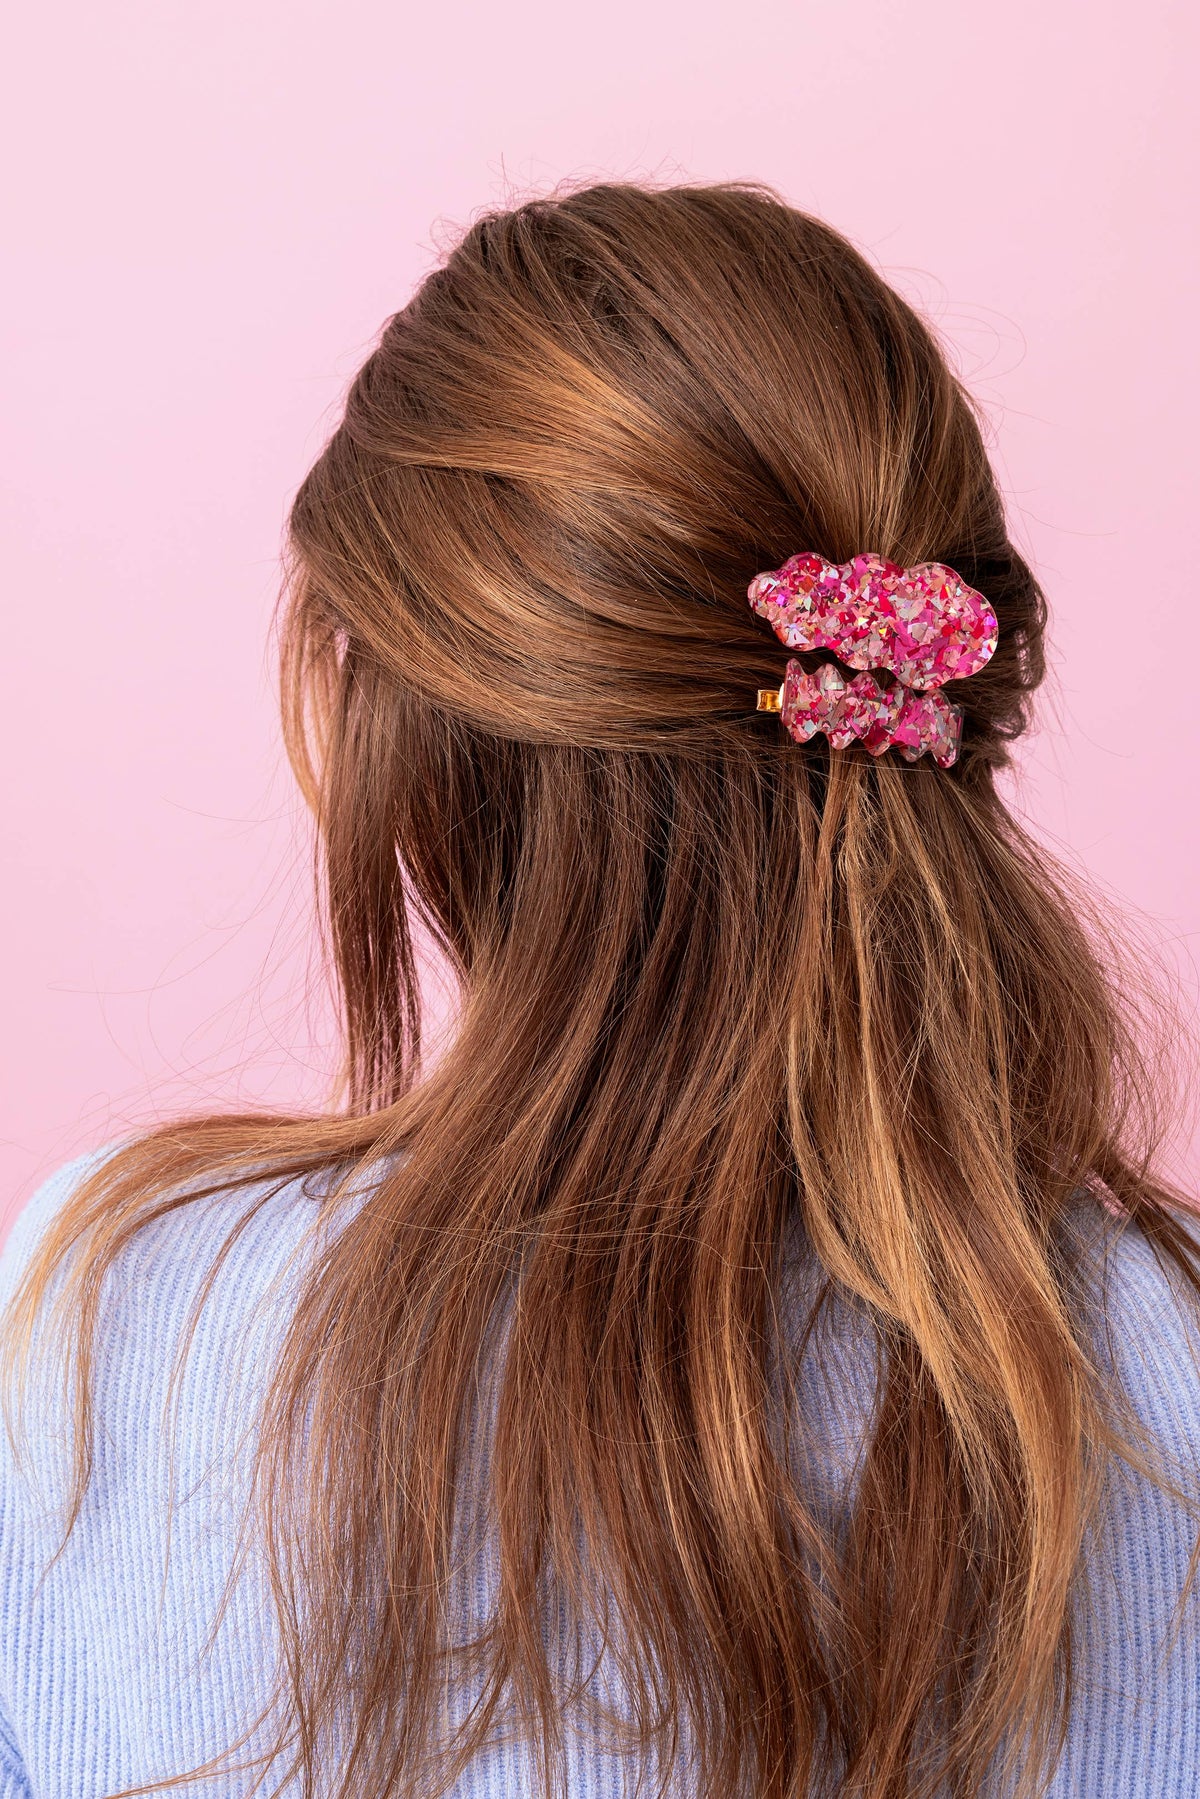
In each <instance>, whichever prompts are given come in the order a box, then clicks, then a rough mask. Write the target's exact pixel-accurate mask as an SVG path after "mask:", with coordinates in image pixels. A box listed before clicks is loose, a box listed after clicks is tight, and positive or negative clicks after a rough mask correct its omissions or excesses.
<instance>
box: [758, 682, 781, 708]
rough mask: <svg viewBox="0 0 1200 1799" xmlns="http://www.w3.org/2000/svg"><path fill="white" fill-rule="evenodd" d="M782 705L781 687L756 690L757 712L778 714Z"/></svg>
mask: <svg viewBox="0 0 1200 1799" xmlns="http://www.w3.org/2000/svg"><path fill="white" fill-rule="evenodd" d="M782 705H783V688H782V687H760V688H759V690H758V706H757V710H758V711H759V712H778V711H779V709H780V707H781V706H782Z"/></svg>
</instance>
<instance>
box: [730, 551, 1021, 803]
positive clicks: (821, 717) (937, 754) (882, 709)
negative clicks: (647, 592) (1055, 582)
mask: <svg viewBox="0 0 1200 1799" xmlns="http://www.w3.org/2000/svg"><path fill="white" fill-rule="evenodd" d="M747 598H748V599H749V601H750V604H751V606H752V607H753V609H754V611H755V612H757V613H758V614H759V616H760V617H761V618H765V619H766V620H767V621H768V623H769V624H770V625H771V626H772V628H773V630H774V632H775V635H776V636H777V637H778V638H779V640H780V642H781V643H783V644H785V645H786V646H787V648H788V649H793V650H819V649H828V650H833V651H834V653H835V654H836V655H837V656H839V657H840V658H841V660H842V661H843V662H845V663H847V664H848V665H849V666H850V667H851V668H857V669H861V670H863V671H864V673H863V674H862V675H860V676H859V677H858V678H857V679H856V680H853V681H850V682H849V683H847V682H846V681H845V680H844V678H843V677H842V675H841V674H840V672H839V671H838V670H837V669H836V668H834V667H833V666H832V665H831V664H826V665H824V666H823V667H822V668H819V669H818V670H817V671H816V673H815V675H810V674H809V673H808V671H807V670H806V669H804V668H803V667H802V665H801V664H800V663H799V662H789V663H788V665H787V669H786V671H785V675H784V681H783V685H782V686H781V687H780V688H779V690H778V692H776V691H775V690H773V689H767V688H764V689H760V691H759V697H758V704H759V709H760V711H771V712H779V713H781V714H782V720H783V723H784V725H785V726H786V728H787V730H788V731H789V732H790V733H791V735H792V736H793V737H795V738H796V740H797V741H798V742H800V743H806V742H807V741H808V739H809V738H810V737H811V736H812V735H813V734H814V732H816V731H825V732H826V733H827V735H828V737H829V741H830V743H831V744H832V745H833V747H834V748H835V749H840V748H844V747H845V746H846V745H847V744H848V743H850V742H852V741H853V740H854V739H855V738H858V739H859V740H860V741H861V742H862V743H863V744H864V745H865V746H866V748H867V749H869V750H870V751H871V753H872V754H873V755H876V756H878V755H881V754H882V752H883V751H884V750H885V749H887V748H888V747H889V746H890V745H891V744H896V745H898V747H899V748H900V750H901V751H902V753H903V754H904V755H905V756H907V757H908V759H909V760H910V761H913V760H915V759H916V757H918V756H920V755H922V754H923V753H924V752H925V751H926V750H928V751H929V752H930V753H931V754H932V756H933V758H934V760H935V761H936V762H938V763H939V764H940V766H941V767H943V768H949V767H950V765H951V763H952V762H953V761H954V760H955V757H956V756H957V755H958V745H959V740H960V738H961V734H962V708H961V707H960V706H953V705H951V704H950V702H949V701H948V700H947V699H946V698H945V696H944V695H942V694H940V693H937V692H936V691H933V690H936V689H937V688H939V687H941V686H942V685H943V684H944V683H945V682H946V681H961V680H964V679H965V678H966V677H967V676H968V675H973V674H975V673H977V671H978V670H979V669H981V668H982V667H983V665H984V663H985V662H986V661H987V660H988V658H989V657H990V656H991V655H992V653H993V651H994V650H995V648H996V644H997V641H998V638H999V626H998V624H997V621H996V615H995V613H994V612H993V611H992V608H991V607H990V606H989V605H988V603H987V601H986V600H985V599H984V597H983V595H982V594H980V593H976V591H975V589H974V588H973V587H968V586H967V584H966V582H965V581H964V580H963V579H962V577H961V575H959V574H957V573H956V572H955V570H954V569H952V568H947V567H946V566H945V565H944V564H943V563H940V562H922V563H920V564H918V565H917V566H916V567H914V568H901V567H900V566H899V564H897V563H895V562H888V561H886V560H885V559H884V558H883V557H882V556H877V555H874V554H873V553H870V552H865V553H864V554H862V555H859V556H855V557H854V558H853V560H852V561H850V562H843V563H836V562H826V561H825V559H824V557H822V556H816V555H813V554H811V553H805V554H803V555H799V556H791V557H789V559H788V560H787V561H786V562H785V563H784V565H783V567H782V568H778V569H771V570H768V571H767V572H766V573H765V574H761V575H756V576H755V577H754V579H753V581H751V583H750V586H749V588H748V589H747ZM874 668H882V669H887V670H889V671H890V672H891V673H892V674H894V675H895V676H896V680H895V681H894V682H893V683H892V684H891V686H889V687H887V688H881V687H880V686H879V684H878V683H877V682H876V681H875V680H874V679H872V678H871V676H870V675H869V674H867V673H866V672H865V671H867V670H869V669H874Z"/></svg>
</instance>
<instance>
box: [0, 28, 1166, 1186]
mask: <svg viewBox="0 0 1200 1799" xmlns="http://www.w3.org/2000/svg"><path fill="white" fill-rule="evenodd" d="M1194 18H1195V9H1194V7H1192V6H1191V5H1189V4H1188V3H1187V0H1179V3H1178V4H1171V3H1170V0H1148V3H1147V4H1142V5H1139V6H1138V7H1136V8H1134V9H1128V8H1123V7H1116V6H1111V5H1110V6H1097V5H1096V4H1095V3H1094V0H1088V3H1085V0H1017V3H1016V4H1009V5H1006V6H1005V7H1004V8H1002V9H997V8H995V7H985V6H978V5H976V6H972V5H964V4H963V0H953V4H951V3H949V0H911V3H910V4H907V5H903V6H901V5H899V4H896V0H820V4H811V3H810V4H806V5H802V6H801V5H793V6H784V5H769V4H764V3H763V0H749V3H748V4H742V5H738V6H737V7H734V6H732V5H731V6H729V7H728V8H725V7H721V6H719V5H711V4H709V5H704V4H695V3H693V4H691V5H688V6H686V7H685V6H683V5H681V4H679V3H678V0H637V3H636V4H632V3H631V0H613V3H612V4H610V5H608V6H607V7H605V8H603V9H591V8H580V9H574V8H569V7H564V6H562V5H556V6H553V7H551V6H549V5H547V4H545V3H544V0H538V3H533V0H519V3H518V4H517V5H516V6H515V7H490V6H488V7H485V6H483V5H439V6H431V7H429V8H427V9H421V10H420V11H418V9H417V8H415V7H414V6H412V5H397V4H390V5H383V4H379V3H378V0H339V3H338V4H337V5H334V4H333V0H323V3H317V4H314V3H313V0H287V4H284V3H283V0H236V3H235V0H205V4H203V5H200V4H193V5H191V6H181V5H179V4H177V3H172V0H153V4H151V3H150V0H138V3H135V4H129V3H128V0H109V3H108V4H106V5H104V6H101V7H94V6H83V5H75V6H73V7H70V8H65V7H62V6H55V5H54V4H49V5H46V6H42V7H29V6H27V7H24V8H22V9H21V11H20V13H19V14H18V15H17V16H16V17H15V19H14V22H13V24H12V25H11V26H10V29H9V33H8V38H7V47H8V62H9V77H8V80H7V82H6V103H5V108H4V116H3V120H2V122H0V130H2V131H3V133H4V134H5V136H6V138H7V143H6V145H5V157H4V161H5V167H6V170H7V171H8V179H7V180H6V182H5V188H6V190H7V193H8V196H9V197H8V199H7V201H6V202H5V208H6V210H5V216H4V221H3V231H2V233H0V256H2V258H3V264H4V266H3V271H2V273H3V279H2V281H0V313H2V316H3V320H4V327H5V337H6V354H5V368H6V370H7V374H8V384H9V393H8V397H7V400H6V404H5V407H4V417H5V430H4V441H3V452H2V453H3V462H4V482H3V506H4V530H5V549H4V581H3V586H4V608H5V623H4V630H3V652H4V666H5V682H4V705H3V708H2V709H0V731H2V732H3V746H2V747H3V763H2V766H3V769H4V783H3V791H4V795H5V800H4V805H5V828H4V833H3V852H4V857H5V863H6V866H5V869H4V877H3V889H2V891H3V907H4V931H3V939H2V941H3V945H4V952H5V968H4V993H5V998H6V1002H7V1003H6V1007H5V1028H4V1032H3V1055H4V1080H3V1086H2V1088H0V1092H2V1096H3V1107H4V1116H3V1120H2V1121H0V1157H2V1164H3V1165H2V1167H0V1218H2V1217H3V1216H7V1215H11V1211H12V1209H13V1208H14V1207H15V1206H16V1205H17V1204H18V1203H19V1202H20V1201H21V1200H22V1199H23V1198H24V1196H25V1195H26V1194H27V1193H28V1191H29V1189H30V1187H31V1186H32V1184H33V1182H34V1181H35V1180H36V1179H37V1178H38V1177H40V1176H41V1175H43V1174H45V1173H46V1172H47V1171H48V1170H49V1169H50V1168H51V1167H53V1166H54V1165H55V1164H56V1163H57V1162H59V1161H61V1160H63V1159H64V1158H65V1157H66V1156H67V1155H69V1154H72V1153H74V1152H75V1151H76V1150H77V1149H80V1148H83V1147H86V1146H88V1145H90V1144H93V1143H97V1142H101V1141H104V1140H107V1139H108V1138H109V1137H112V1136H114V1135H118V1134H120V1133H121V1132H123V1131H124V1130H125V1129H126V1128H129V1127H131V1126H132V1125H134V1124H136V1123H140V1122H145V1121H148V1120H149V1119H151V1118H153V1117H161V1116H164V1115H167V1114H169V1113H170V1112H171V1111H173V1110H175V1109H177V1108H183V1107H186V1108H197V1107H201V1106H206V1105H209V1104H212V1103H221V1104H243V1103H247V1104H248V1103H269V1104H278V1103H285V1102H290V1101H293V1100H297V1099H307V1100H314V1099H316V1098H318V1097H319V1096H320V1094H321V1091H322V1083H323V1080H324V1074H325V1070H326V1068H327V1066H328V1056H329V1042H330V1025H329V1020H328V1009H327V1004H326V1000H325V997H324V995H323V991H322V987H321V982H320V978H319V973H318V970H317V967H316V964H315V962H314V960H313V958H312V956H311V955H310V951H309V945H310V943H311V912H310V903H309V902H310V893H309V878H308V863H307V860H306V849H305V843H304V834H303V829H302V827H301V825H300V822H299V820H298V817H297V808H296V806H295V804H294V802H293V799H292V795H291V789H290V782H289V777H288V775H287V773H286V770H285V769H284V767H283V765H282V762H281V755H280V749H279V742H278V733H277V728H276V723H275V712H274V698H273V667H272V661H271V650H270V645H269V642H268V624H269V617H270V612H271V608H272V604H273V600H274V595H275V586H276V556H277V549H278V543H279V533H280V525H281V521H282V518H283V514H284V509H285V505H286V502H287V499H288V496H289V494H290V492H291V491H292V489H293V488H294V486H295V484H296V482H297V481H298V479H299V477H300V475H301V474H302V472H303V470H304V468H305V466H306V465H307V463H308V461H309V460H310V459H311V457H312V456H313V455H314V453H315V452H316V450H317V449H318V448H319V445H320V443H321V441H322V436H323V434H324V432H325V431H326V430H327V428H328V426H329V424H330V421H331V420H332V418H333V416H334V414H335V409H336V406H337V402H338V399H339V396H340V394H341V393H342V391H343V389H344V386H345V384H346V382H347V380H348V379H349V377H350V375H351V374H352V372H353V370H354V369H355V367H356V366H357V364H358V362H359V361H360V360H361V358H362V356H363V355H364V353H365V352H366V349H367V347H368V345H369V343H370V341H371V339H372V336H373V334H374V333H375V331H376V330H377V328H378V327H379V325H380V324H381V322H382V320H383V318H384V317H385V315H386V314H387V313H389V312H390V311H392V310H394V309H395V308H396V307H397V306H398V305H400V304H401V303H402V302H403V301H404V299H405V298H406V296H407V295H408V293H409V291H410V289H411V287H412V285H413V283H414V282H415V281H416V280H417V279H418V278H419V276H420V275H421V274H422V273H423V271H424V270H425V269H427V268H428V267H429V265H430V262H431V260H432V259H433V257H434V254H435V249H434V246H435V245H436V244H437V243H438V242H439V241H441V239H442V237H443V235H444V232H445V230H446V229H447V228H449V227H452V226H454V225H455V224H458V223H462V222H466V221H467V220H468V219H469V218H470V216H471V214H472V212H473V211H474V210H475V209H476V208H478V207H480V206H482V205H486V204H490V203H493V202H495V201H496V200H499V199H502V198H504V197H505V196H509V195H512V196H517V197H519V196H521V195H523V194H524V193H526V192H527V191H529V190H530V189H531V188H544V187H545V186H547V185H549V184H551V183H553V182H554V181H556V180H557V179H559V178H562V177H564V176H565V177H579V176H589V177H590V176H596V175H604V174H616V175H621V176H639V175H647V174H648V175H653V176H658V177H660V178H662V177H666V178H717V177H728V176H752V177H759V178H764V179H766V180H768V181H770V182H772V183H773V184H775V185H776V186H778V187H779V188H781V189H782V190H783V192H784V193H785V194H786V195H787V196H788V197H789V198H790V199H791V200H792V201H794V202H795V203H797V204H798V205H801V206H803V207H806V208H808V209H810V210H814V211H816V212H819V213H821V214H823V215H824V216H825V217H827V218H828V219H830V220H831V221H832V222H833V223H835V224H836V225H838V226H839V227H841V228H842V229H843V230H845V231H847V232H848V233H849V234H850V235H851V236H852V237H853V238H854V239H855V240H856V241H857V242H858V243H860V244H861V245H862V246H863V247H864V248H866V249H867V250H868V252H869V253H871V254H872V255H873V256H874V257H875V258H876V259H877V260H878V261H879V262H880V263H881V264H882V265H883V267H884V268H885V270H886V271H887V272H888V273H889V275H890V276H891V277H892V279H894V280H895V281H896V282H897V283H898V284H899V285H900V286H901V287H902V288H903V289H904V291H906V292H907V293H909V294H910V295H912V296H914V297H916V298H917V299H918V300H919V301H920V302H921V303H922V304H923V305H924V306H925V307H926V308H928V309H929V310H930V311H931V312H932V314H933V315H934V317H935V319H936V321H937V323H938V325H939V326H940V328H941V329H942V331H943V332H944V333H945V334H946V335H947V336H948V337H949V339H950V340H951V342H952V343H953V345H954V346H955V349H956V354H957V356H958V358H959V363H960V366H961V368H962V370H963V372H964V374H965V375H966V377H967V378H968V380H969V382H970V383H971V385H972V386H973V387H974V389H975V390H976V391H977V392H978V393H979V394H980V395H981V396H982V397H983V398H984V400H985V401H986V403H987V405H988V407H989V410H990V414H991V417H992V420H993V422H994V431H995V438H996V454H997V457H998V462H999V468H1000V472H1001V476H1002V479H1003V481H1004V484H1005V487H1006V490H1007V492H1008V494H1009V495H1010V498H1011V504H1012V528H1013V531H1014V534H1015V536H1016V538H1017V540H1018V541H1019V542H1020V543H1021V544H1022V545H1023V546H1024V547H1025V548H1026V550H1027V551H1028V552H1029V553H1030V554H1032V556H1033V557H1034V558H1035V561H1036V564H1037V567H1038V568H1039V570H1040V573H1041V575H1042V578H1043V580H1044V583H1045V585H1046V586H1047V588H1048V591H1049V594H1050V597H1051V601H1052V604H1053V608H1054V620H1053V653H1054V675H1053V679H1052V682H1051V685H1050V691H1048V692H1047V693H1046V694H1045V696H1044V699H1043V712H1042V717H1043V725H1042V729H1041V732H1040V734H1039V735H1038V737H1037V738H1036V739H1035V740H1034V741H1033V742H1032V743H1031V744H1030V746H1029V747H1028V749H1027V750H1026V752H1025V758H1024V767H1023V773H1022V776H1021V779H1020V781H1019V783H1018V787H1017V797H1018V799H1019V802H1020V803H1021V804H1022V805H1023V806H1025V807H1026V808H1027V809H1028V810H1029V811H1031V812H1032V814H1033V815H1034V817H1035V818H1036V820H1037V821H1038V824H1039V828H1041V829H1042V830H1043V831H1045V832H1046V833H1048V834H1049V835H1050V836H1051V837H1053V838H1054V839H1055V841H1056V842H1059V843H1061V845H1062V846H1063V847H1064V848H1065V849H1066V850H1067V851H1068V852H1069V853H1070V854H1071V856H1073V857H1074V858H1076V859H1078V860H1080V861H1082V862H1084V863H1085V864H1086V865H1087V866H1089V867H1090V868H1091V869H1092V870H1093V871H1094V873H1095V874H1096V876H1097V877H1098V878H1099V879H1100V881H1101V882H1102V883H1103V884H1105V885H1106V886H1107V887H1108V888H1109V889H1110V891H1113V892H1115V893H1116V894H1118V895H1119V896H1121V898H1122V900H1123V901H1124V903H1125V904H1126V905H1128V906H1129V907H1131V908H1133V909H1134V910H1135V911H1136V912H1137V913H1138V914H1140V915H1142V917H1143V919H1144V921H1145V923H1144V927H1143V928H1144V930H1145V931H1146V932H1148V933H1149V935H1150V937H1151V938H1152V940H1154V941H1156V942H1158V943H1160V944H1161V946H1162V950H1163V954H1164V955H1165V958H1166V960H1167V963H1168V966H1169V967H1170V968H1171V969H1172V970H1173V971H1175V973H1176V975H1177V977H1178V979H1179V981H1180V983H1181V985H1182V987H1183V990H1184V991H1185V993H1192V992H1193V991H1194V985H1195V977H1194V968H1195V961H1194V943H1195V931H1196V925H1197V916H1198V905H1197V860H1198V852H1197V845H1196V837H1195V820H1196V805H1195V797H1194V796H1195V791H1196V785H1197V752H1198V750H1200V722H1198V721H1200V707H1198V705H1197V703H1196V700H1195V698H1194V697H1193V694H1194V689H1193V690H1192V691H1191V692H1189V689H1188V688H1187V687H1186V686H1185V685H1184V684H1183V678H1185V677H1186V679H1188V680H1191V681H1193V682H1194V679H1195V676H1194V670H1193V663H1192V656H1191V649H1192V642H1193V633H1194V621H1195V618H1196V600H1195V594H1194V583H1195V574H1194V567H1193V563H1194V560H1195V558H1196V556H1197V554H1198V551H1197V546H1196V542H1195V538H1194V534H1193V516H1194V515H1193V507H1194V496H1195V491H1196V487H1195V482H1196V472H1197V470H1196V454H1195V447H1194V446H1195V439H1196V431H1195V417H1196V409H1197V397H1198V396H1197V379H1196V376H1197V341H1198V332H1197V325H1196V320H1197V316H1198V305H1197V302H1198V298H1200V296H1198V294H1197V281H1196V274H1197V237H1196V229H1195V224H1194V221H1195V218H1196V210H1197V208H1196V173H1197V168H1196V142H1195V137H1194V135H1193V132H1194V125H1193V123H1192V119H1193V117H1194V112H1195V108H1194V104H1193V102H1194V71H1195V67H1196V51H1197V45H1196V42H1195V27H1194V23H1193V21H1194ZM16 36H19V37H21V39H22V40H23V41H22V43H21V44H20V46H19V47H18V48H17V51H16V53H15V54H14V48H13V40H14V37H16ZM14 175H15V180H14ZM868 547H869V546H868ZM1176 664H1178V665H1179V674H1178V676H1177V675H1176ZM1167 679H1171V680H1172V681H1173V685H1172V686H1171V687H1167V686H1166V685H1165V682H1166V680H1167ZM1118 681H1120V683H1121V686H1120V688H1118V685H1117V683H1118ZM1191 1166H1192V1170H1193V1178H1194V1174H1195V1172H1196V1159H1195V1156H1194V1153H1193V1159H1192V1164H1191Z"/></svg>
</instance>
